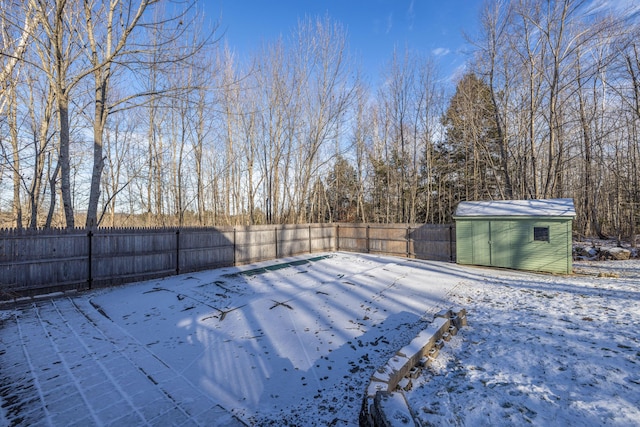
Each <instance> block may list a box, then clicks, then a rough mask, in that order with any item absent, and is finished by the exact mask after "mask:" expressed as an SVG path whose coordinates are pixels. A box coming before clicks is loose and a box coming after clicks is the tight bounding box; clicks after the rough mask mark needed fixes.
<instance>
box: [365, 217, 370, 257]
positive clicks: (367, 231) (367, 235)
mask: <svg viewBox="0 0 640 427" xmlns="http://www.w3.org/2000/svg"><path fill="white" fill-rule="evenodd" d="M365 236H366V238H367V239H366V241H367V253H369V252H370V251H371V250H370V249H369V224H367V229H366V231H365Z"/></svg>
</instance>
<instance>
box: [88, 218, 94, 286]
mask: <svg viewBox="0 0 640 427" xmlns="http://www.w3.org/2000/svg"><path fill="white" fill-rule="evenodd" d="M87 237H88V238H89V254H88V255H89V256H88V257H87V258H88V261H89V265H88V267H89V272H88V273H89V277H88V278H87V285H88V286H89V289H92V288H93V231H92V230H89V232H88V233H87Z"/></svg>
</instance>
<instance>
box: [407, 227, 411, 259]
mask: <svg viewBox="0 0 640 427" xmlns="http://www.w3.org/2000/svg"><path fill="white" fill-rule="evenodd" d="M410 239H411V226H407V258H409V256H410V255H411V240H410Z"/></svg>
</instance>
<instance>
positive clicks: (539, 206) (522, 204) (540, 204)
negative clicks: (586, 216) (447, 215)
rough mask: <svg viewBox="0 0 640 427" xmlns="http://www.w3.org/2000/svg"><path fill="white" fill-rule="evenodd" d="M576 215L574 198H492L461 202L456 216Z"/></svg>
mask: <svg viewBox="0 0 640 427" xmlns="http://www.w3.org/2000/svg"><path fill="white" fill-rule="evenodd" d="M488 216H490V217H503V216H521V217H569V218H571V217H575V216H576V210H575V208H574V206H573V199H536V200H492V201H485V202H460V204H459V205H458V208H457V209H456V213H455V215H454V216H453V217H454V218H456V217H488Z"/></svg>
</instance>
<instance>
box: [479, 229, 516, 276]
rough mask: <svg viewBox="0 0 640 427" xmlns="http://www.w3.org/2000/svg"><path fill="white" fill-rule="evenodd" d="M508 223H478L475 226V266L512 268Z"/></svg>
mask: <svg viewBox="0 0 640 427" xmlns="http://www.w3.org/2000/svg"><path fill="white" fill-rule="evenodd" d="M509 230H510V227H509V222H508V221H476V222H474V224H473V264H475V265H488V266H492V267H511V241H510V236H509Z"/></svg>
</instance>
